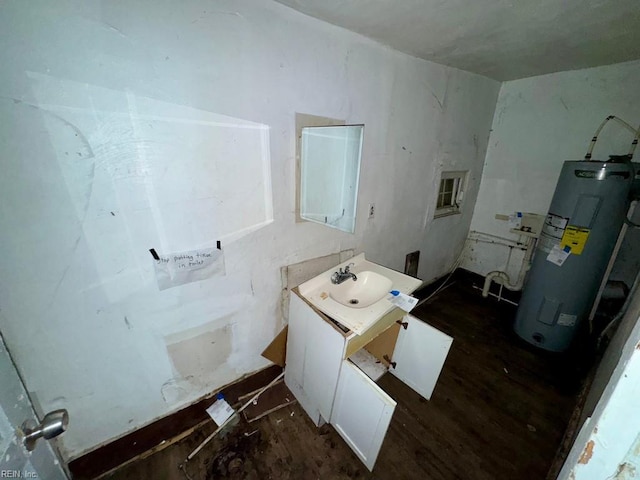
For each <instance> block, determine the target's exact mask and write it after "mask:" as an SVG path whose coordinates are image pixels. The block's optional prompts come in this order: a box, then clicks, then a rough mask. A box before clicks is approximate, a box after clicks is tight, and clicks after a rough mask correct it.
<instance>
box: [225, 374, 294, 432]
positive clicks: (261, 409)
mask: <svg viewBox="0 0 640 480" xmlns="http://www.w3.org/2000/svg"><path fill="white" fill-rule="evenodd" d="M255 394H256V392H253V393H249V394H247V395H243V396H242V397H240V398H239V399H238V401H239V402H240V403H242V404H243V405H244V403H245V402H247V401H249V400H250V399H251V397H253V396H254V395H255ZM293 403H296V398H295V397H294V396H293V393H291V391H290V390H289V389H288V388H287V386H286V385H285V383H284V381H282V380H280V381H279V382H277V383H276V384H275V385H273V387H271V388H269V389H268V390H266V391H265V392H264V393H263V394H262V395H260V396H259V397H258V398H257V399H256V400H255V401H254V402H253V404H251V405H249V406H248V407H247V408H245V409H244V410H243V411H242V414H243V415H244V418H245V419H246V420H247V422H249V423H251V422H255V421H256V420H258V419H260V418H262V417H264V416H265V415H268V414H270V413H272V412H275V411H276V410H280V409H281V408H283V407H286V406H287V405H291V404H293Z"/></svg>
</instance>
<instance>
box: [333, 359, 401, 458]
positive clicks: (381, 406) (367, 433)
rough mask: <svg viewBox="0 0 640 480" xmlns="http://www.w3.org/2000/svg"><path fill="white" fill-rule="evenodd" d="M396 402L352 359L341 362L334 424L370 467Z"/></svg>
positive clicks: (334, 405)
mask: <svg viewBox="0 0 640 480" xmlns="http://www.w3.org/2000/svg"><path fill="white" fill-rule="evenodd" d="M395 408H396V402H395V401H394V400H393V399H392V398H391V397H390V396H389V395H387V394H386V393H385V392H384V391H383V390H382V389H381V388H380V387H379V386H378V385H376V384H375V382H374V381H373V380H371V379H370V378H369V377H367V376H366V375H365V374H364V373H363V372H362V371H361V370H360V369H359V368H358V367H357V366H355V365H354V364H353V363H352V362H350V361H349V360H345V361H343V362H342V369H341V370H340V378H339V380H338V389H337V391H336V398H335V401H334V404H333V411H332V412H331V424H332V425H333V426H334V427H335V429H336V430H337V431H338V433H339V434H340V436H341V437H342V438H343V439H344V441H345V442H347V444H349V446H350V447H351V449H352V450H353V451H354V452H355V454H356V455H357V456H358V458H360V460H362V463H364V464H365V465H366V466H367V468H368V469H369V470H373V466H374V465H375V463H376V459H377V458H378V453H379V452H380V447H381V446H382V442H383V440H384V437H385V435H386V433H387V429H388V428H389V423H390V422H391V416H392V415H393V411H394V409H395Z"/></svg>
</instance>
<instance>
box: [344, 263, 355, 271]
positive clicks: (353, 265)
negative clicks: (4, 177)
mask: <svg viewBox="0 0 640 480" xmlns="http://www.w3.org/2000/svg"><path fill="white" fill-rule="evenodd" d="M355 265H356V264H355V263H353V262H351V263H350V264H349V265H347V266H346V267H344V273H349V269H350V268H351V267H355Z"/></svg>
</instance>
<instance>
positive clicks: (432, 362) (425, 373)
mask: <svg viewBox="0 0 640 480" xmlns="http://www.w3.org/2000/svg"><path fill="white" fill-rule="evenodd" d="M402 321H403V322H407V323H408V326H407V328H406V329H405V328H401V329H400V334H399V335H398V341H397V343H396V348H395V350H394V351H393V361H394V362H395V363H396V366H395V368H391V369H390V370H389V371H390V372H391V373H392V374H393V375H395V376H396V377H398V378H399V379H400V380H402V381H403V382H404V383H406V384H407V385H408V386H410V387H411V388H412V389H414V390H415V391H416V392H418V393H419V394H420V395H422V396H423V397H424V398H426V399H427V400H429V399H430V398H431V394H432V393H433V389H434V388H435V386H436V382H437V381H438V377H439V376H440V372H441V371H442V367H443V366H444V361H445V360H446V359H447V354H448V353H449V348H450V347H451V343H452V342H453V338H451V337H450V336H449V335H446V334H444V333H442V332H441V331H440V330H438V329H436V328H433V327H432V326H431V325H429V324H427V323H425V322H423V321H422V320H420V319H418V318H416V317H413V316H411V315H405V317H404V319H403V320H402Z"/></svg>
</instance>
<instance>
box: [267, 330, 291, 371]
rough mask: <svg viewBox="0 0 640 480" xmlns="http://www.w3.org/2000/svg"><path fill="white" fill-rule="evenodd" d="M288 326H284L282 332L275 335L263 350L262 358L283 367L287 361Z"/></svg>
mask: <svg viewBox="0 0 640 480" xmlns="http://www.w3.org/2000/svg"><path fill="white" fill-rule="evenodd" d="M288 331H289V326H288V325H287V326H285V327H284V328H283V329H282V331H281V332H280V333H279V334H278V335H276V338H274V339H273V340H272V341H271V343H270V344H269V345H268V346H267V348H265V349H264V351H263V352H262V356H263V357H264V358H266V359H267V360H270V361H272V362H273V363H275V364H276V365H278V366H280V367H283V368H284V364H285V360H286V359H287V332H288Z"/></svg>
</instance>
